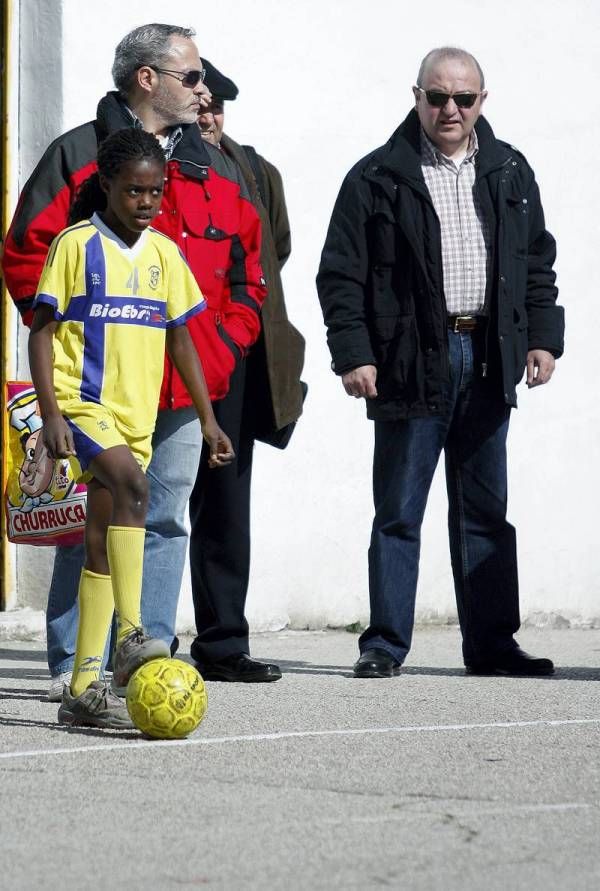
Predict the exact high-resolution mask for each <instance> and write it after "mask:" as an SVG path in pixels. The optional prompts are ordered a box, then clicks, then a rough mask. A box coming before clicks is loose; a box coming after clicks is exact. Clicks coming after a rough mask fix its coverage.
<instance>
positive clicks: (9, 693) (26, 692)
mask: <svg viewBox="0 0 600 891" xmlns="http://www.w3.org/2000/svg"><path fill="white" fill-rule="evenodd" d="M2 699H38V700H39V701H40V702H47V701H48V691H47V690H31V689H29V688H22V689H19V688H17V687H0V700H2Z"/></svg>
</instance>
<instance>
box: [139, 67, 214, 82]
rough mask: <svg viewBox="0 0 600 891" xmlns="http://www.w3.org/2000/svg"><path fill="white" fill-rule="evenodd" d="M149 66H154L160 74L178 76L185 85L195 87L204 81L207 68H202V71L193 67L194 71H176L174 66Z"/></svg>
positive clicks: (153, 68)
mask: <svg viewBox="0 0 600 891" xmlns="http://www.w3.org/2000/svg"><path fill="white" fill-rule="evenodd" d="M148 68H152V70H153V71H157V72H158V73H159V74H168V75H170V77H174V78H176V79H177V80H178V81H179V82H180V83H181V85H182V86H183V87H195V86H196V85H197V84H199V83H200V82H202V83H204V78H205V77H206V68H201V69H200V71H198V70H197V69H192V71H174V70H173V69H172V68H157V67H156V65H148Z"/></svg>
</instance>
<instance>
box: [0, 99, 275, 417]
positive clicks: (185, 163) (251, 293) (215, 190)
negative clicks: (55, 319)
mask: <svg viewBox="0 0 600 891" xmlns="http://www.w3.org/2000/svg"><path fill="white" fill-rule="evenodd" d="M132 125H133V118H132V117H131V115H130V113H129V112H128V110H127V109H126V108H125V106H124V105H123V104H122V102H121V101H120V99H119V97H118V94H117V93H108V94H107V95H106V96H105V97H104V98H103V99H102V100H101V101H100V103H99V105H98V111H97V118H96V120H95V121H90V122H88V123H87V124H83V125H81V126H80V127H76V128H75V129H74V130H70V131H69V132H68V133H65V134H64V135H63V136H60V137H59V138H58V139H56V140H55V141H54V142H53V143H52V144H51V145H50V147H49V148H48V149H47V150H46V152H45V154H44V155H43V157H42V159H41V160H40V162H39V164H38V165H37V167H36V169H35V170H34V172H33V174H32V175H31V177H30V178H29V180H28V182H27V184H26V185H25V187H24V189H23V191H22V193H21V197H20V199H19V203H18V205H17V209H16V212H15V215H14V218H13V221H12V223H11V226H10V229H9V231H8V234H7V236H6V242H5V246H4V256H3V259H2V269H3V273H4V280H5V282H6V286H7V288H8V290H9V292H10V294H11V296H12V298H13V300H14V301H15V303H16V305H17V307H18V309H19V311H20V313H21V316H22V318H23V321H24V322H25V324H27V325H29V324H31V319H32V311H31V306H32V303H33V298H34V296H35V292H36V289H37V284H38V280H39V277H40V274H41V271H42V266H43V264H44V261H45V259H46V254H47V252H48V248H49V246H50V242H51V241H52V239H53V238H54V237H55V236H56V235H57V234H58V233H59V232H60V231H61V230H62V229H64V228H65V226H66V225H67V218H68V214H69V208H70V205H71V203H72V201H73V198H74V197H75V194H76V192H77V189H78V187H79V186H80V184H81V183H82V182H83V180H85V179H86V178H87V177H88V176H90V175H91V174H92V173H93V172H94V170H96V166H97V165H96V153H97V147H98V143H99V142H100V141H101V140H102V139H104V137H105V136H107V135H108V134H109V133H112V132H113V131H114V130H118V129H119V128H121V127H127V126H132ZM181 129H182V136H181V139H180V140H179V142H178V143H177V145H176V146H175V149H174V150H173V153H172V155H171V158H170V160H169V162H168V164H167V172H166V181H165V191H164V196H163V201H162V205H161V210H160V211H159V215H158V216H157V217H156V218H155V220H154V227H155V228H156V229H158V230H160V231H161V232H164V233H165V235H168V236H169V237H170V238H172V239H173V240H174V241H175V242H176V243H177V244H178V245H179V247H180V248H181V251H182V253H183V255H184V257H185V258H186V260H187V262H188V264H189V265H190V268H191V269H192V272H193V273H194V276H195V277H196V280H197V281H198V284H199V285H200V288H201V290H202V293H203V294H204V296H205V298H206V300H207V303H208V309H207V310H206V311H205V312H203V313H200V314H199V315H197V316H194V317H193V318H191V319H190V320H189V322H188V328H189V330H190V334H191V335H192V338H193V340H194V344H195V346H196V349H197V350H198V354H199V355H200V358H201V360H202V365H203V368H204V374H205V376H206V382H207V385H208V390H209V393H210V397H211V399H220V398H222V397H223V396H225V394H226V393H227V391H228V389H229V378H230V376H231V373H232V371H233V369H234V368H235V364H236V360H237V359H238V358H240V357H241V356H243V355H245V353H246V352H247V350H248V348H249V347H250V346H251V345H252V344H253V343H254V342H255V340H256V339H257V337H258V335H259V332H260V307H261V304H262V301H263V300H264V298H265V294H266V291H265V287H264V280H263V277H262V270H261V268H260V259H259V257H260V221H259V217H258V214H257V212H256V210H255V209H254V207H253V205H252V203H251V202H250V200H249V197H248V194H247V190H246V184H245V182H244V180H243V177H242V175H241V173H240V171H239V168H238V167H237V165H235V164H234V163H233V162H232V161H231V160H230V159H228V158H227V157H226V156H225V155H224V154H223V153H222V152H220V151H219V150H218V149H216V148H214V147H213V146H211V145H207V144H206V143H205V142H204V141H203V139H202V137H201V136H200V131H199V129H198V127H197V126H196V125H195V124H190V125H184V126H182V128H181ZM184 405H191V399H190V397H189V395H188V393H187V391H186V389H185V387H184V385H183V382H182V380H181V378H180V377H179V375H178V374H177V371H176V370H175V369H174V367H173V365H172V363H171V361H170V359H169V358H168V356H167V357H165V376H164V379H163V384H162V389H161V397H160V408H180V407H181V406H184Z"/></svg>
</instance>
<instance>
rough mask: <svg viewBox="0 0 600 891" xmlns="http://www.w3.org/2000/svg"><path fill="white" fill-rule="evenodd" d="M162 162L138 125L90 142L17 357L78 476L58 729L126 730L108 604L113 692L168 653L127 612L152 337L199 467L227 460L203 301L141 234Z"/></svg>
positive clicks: (148, 420)
mask: <svg viewBox="0 0 600 891" xmlns="http://www.w3.org/2000/svg"><path fill="white" fill-rule="evenodd" d="M164 168H165V157H164V154H163V151H162V149H161V147H160V144H159V142H158V141H157V139H156V138H155V137H154V136H152V135H151V134H149V133H147V132H145V131H143V130H140V129H137V128H133V127H131V128H127V129H125V130H119V131H117V132H116V133H114V134H112V135H111V136H109V137H108V138H107V139H106V140H105V141H104V142H103V143H102V144H101V145H100V146H99V149H98V173H97V174H95V175H94V176H93V177H91V178H90V179H89V180H87V181H86V182H85V183H84V184H83V186H82V188H81V191H80V193H79V196H78V199H77V200H76V202H75V205H74V208H73V211H72V212H71V220H79V221H78V222H75V224H74V225H71V226H70V227H69V228H67V229H65V230H64V231H63V232H61V233H60V234H59V235H58V236H57V238H55V240H54V241H53V243H52V245H51V247H50V250H49V253H48V257H47V260H46V264H45V266H44V270H43V272H42V276H41V279H40V282H39V286H38V292H37V295H36V299H35V303H34V309H35V318H34V322H33V325H32V327H31V334H30V337H29V360H30V367H31V374H32V378H33V383H34V386H35V389H36V392H37V395H38V403H39V407H40V412H41V415H42V420H43V422H44V428H43V429H44V441H45V444H46V447H47V448H48V451H49V453H50V455H51V456H52V457H56V458H64V457H68V458H69V459H70V461H71V463H72V465H73V469H74V471H75V476H76V478H78V479H83V480H86V481H87V483H88V508H87V524H86V532H85V543H86V561H85V566H84V569H83V570H82V573H81V580H80V585H79V627H78V634H77V648H76V654H75V666H74V671H73V677H72V681H71V685H70V688H69V687H68V686H65V687H64V690H63V698H62V703H61V706H60V708H59V712H58V719H59V721H60V722H61V723H64V724H72V725H91V726H96V727H113V728H115V727H116V728H124V727H131V726H132V724H131V721H130V719H129V716H128V714H127V710H126V707H125V703H124V702H123V700H121V699H119V698H118V697H117V696H115V695H113V693H112V692H111V691H110V688H109V687H108V686H107V684H106V683H105V682H104V681H103V680H102V679H101V677H100V673H101V665H102V655H103V653H104V647H105V643H106V637H107V634H108V631H109V627H110V623H111V619H112V615H113V610H114V611H115V612H116V615H117V646H116V652H115V655H114V659H113V685H114V686H116V687H125V686H126V684H127V681H128V680H129V678H130V676H131V675H132V674H133V672H134V671H135V670H136V668H138V667H139V666H140V665H142V664H143V663H144V662H147V661H148V660H150V659H155V658H159V657H168V656H170V651H169V647H168V646H167V645H166V644H165V643H164V642H163V641H161V640H156V639H152V638H149V637H147V635H146V634H145V633H144V630H143V628H142V623H141V614H140V601H141V587H142V566H143V553H144V532H145V530H144V525H145V519H146V508H147V502H148V483H147V481H146V477H145V473H144V471H145V470H146V467H147V466H148V464H149V462H150V457H151V453H152V448H151V440H152V432H153V430H154V424H155V421H156V412H157V406H158V398H159V392H160V385H161V381H162V375H163V365H164V351H165V345H166V348H167V350H168V352H169V354H170V356H171V358H172V360H173V362H174V364H175V366H176V368H177V370H178V372H179V374H180V375H181V377H182V379H183V381H184V383H185V385H186V387H187V389H188V391H189V393H190V396H191V397H192V400H193V402H194V406H195V408H196V410H197V412H198V415H199V418H200V422H201V426H202V432H203V436H204V438H205V440H206V442H207V443H208V444H209V446H210V451H211V464H212V466H214V467H219V466H222V465H224V464H227V463H229V462H230V461H231V460H232V458H233V450H232V448H231V443H230V441H229V439H228V438H227V436H226V435H225V434H224V433H223V431H222V430H221V429H220V428H219V426H218V425H217V423H216V421H215V417H214V414H213V411H212V407H211V404H210V400H209V397H208V392H207V389H206V383H205V381H204V375H203V372H202V366H201V364H200V361H199V359H198V356H197V354H196V351H195V349H194V346H193V343H192V341H191V338H190V336H189V332H188V330H187V328H186V325H185V322H186V319H188V318H190V317H191V316H192V315H194V314H195V313H197V312H200V311H202V310H203V309H204V308H205V301H204V298H203V297H202V294H201V293H200V290H199V288H198V285H197V284H196V281H195V279H194V277H193V275H192V273H191V271H190V270H189V268H188V266H187V263H186V262H185V260H184V258H183V256H182V255H181V253H180V251H179V248H178V247H177V245H176V244H175V243H174V242H172V241H171V240H170V239H168V238H167V237H166V236H164V235H162V234H161V233H159V232H156V231H155V230H153V229H152V228H150V223H151V222H152V219H153V218H154V217H155V215H156V214H157V212H158V209H159V206H160V201H161V197H162V189H163V177H164ZM84 209H85V210H84ZM93 211H95V212H93ZM82 214H83V215H85V216H90V218H89V219H82Z"/></svg>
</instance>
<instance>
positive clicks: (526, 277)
mask: <svg viewBox="0 0 600 891" xmlns="http://www.w3.org/2000/svg"><path fill="white" fill-rule="evenodd" d="M475 129H476V132H477V138H478V141H479V152H478V154H477V158H476V184H475V187H476V189H477V190H478V194H479V197H480V200H481V205H482V207H483V212H484V213H485V215H486V217H487V219H488V222H489V225H490V229H491V231H492V232H493V233H494V239H493V257H492V264H491V265H492V273H491V274H490V276H488V283H487V284H488V287H487V291H488V293H487V303H488V306H489V318H488V322H487V330H486V334H485V336H486V344H487V355H488V361H487V363H486V364H487V365H488V367H489V373H490V374H491V375H492V377H493V378H495V379H496V380H497V382H498V387H499V391H500V393H501V394H503V398H504V400H505V401H506V402H507V403H508V404H509V405H513V406H514V405H516V392H515V387H516V384H517V383H518V382H519V381H520V379H521V377H522V376H523V372H524V369H525V365H526V359H527V351H528V350H531V349H536V348H539V349H545V350H549V351H550V352H552V353H553V354H554V356H556V357H558V356H560V355H561V354H562V350H563V331H564V316H563V310H562V307H560V306H557V305H556V297H557V289H556V287H555V285H554V280H555V275H554V272H553V270H552V265H553V263H554V259H555V255H556V249H555V243H554V239H553V238H552V236H551V235H550V233H549V232H547V231H546V229H545V225H544V214H543V210H542V205H541V203H540V197H539V191H538V187H537V184H536V182H535V178H534V175H533V171H532V170H531V168H530V167H529V165H528V163H527V161H526V160H525V158H524V157H523V155H521V154H520V152H518V151H517V150H516V149H515V148H514V146H510V145H508V144H507V143H504V142H501V141H500V140H498V139H496V138H495V137H494V134H493V132H492V129H491V127H490V126H489V124H488V123H487V121H486V120H485V119H484V118H479V120H478V122H477V124H476V126H475ZM317 288H318V291H319V298H320V300H321V305H322V308H323V314H324V317H325V324H326V326H327V338H328V343H329V348H330V350H331V355H332V358H333V362H332V367H333V369H334V371H335V372H336V373H337V374H343V373H344V372H346V371H350V370H351V369H353V368H357V367H359V366H361V365H376V366H377V390H378V394H379V395H378V396H377V398H375V399H372V400H367V413H368V416H369V417H370V418H373V419H378V420H397V419H401V418H412V417H423V416H425V415H428V414H432V413H436V412H437V411H439V408H440V394H441V385H442V383H443V381H444V380H446V379H447V377H448V373H449V363H448V346H447V314H446V305H445V298H444V291H443V280H442V259H441V235H440V225H439V220H438V217H437V214H436V212H435V210H434V207H433V204H432V202H431V199H430V197H429V192H428V189H427V186H426V185H425V181H424V179H423V175H422V172H421V157H420V124H419V119H418V117H417V114H416V112H415V111H414V110H413V111H411V112H410V114H409V115H408V117H407V118H406V119H405V121H404V122H403V123H402V124H401V125H400V127H399V128H398V129H397V130H396V132H395V133H394V134H393V136H392V137H391V139H390V140H389V142H387V143H386V144H385V145H384V146H382V147H381V148H379V149H377V150H376V151H375V152H373V153H372V154H370V155H368V156H367V157H366V158H364V159H363V160H362V161H359V163H358V164H356V165H355V166H354V167H353V168H352V170H351V171H350V173H349V174H348V176H347V177H346V179H345V180H344V183H343V185H342V188H341V190H340V194H339V196H338V199H337V202H336V205H335V208H334V211H333V215H332V218H331V223H330V226H329V231H328V233H327V239H326V241H325V246H324V248H323V254H322V258H321V266H320V269H319V274H318V276H317Z"/></svg>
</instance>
